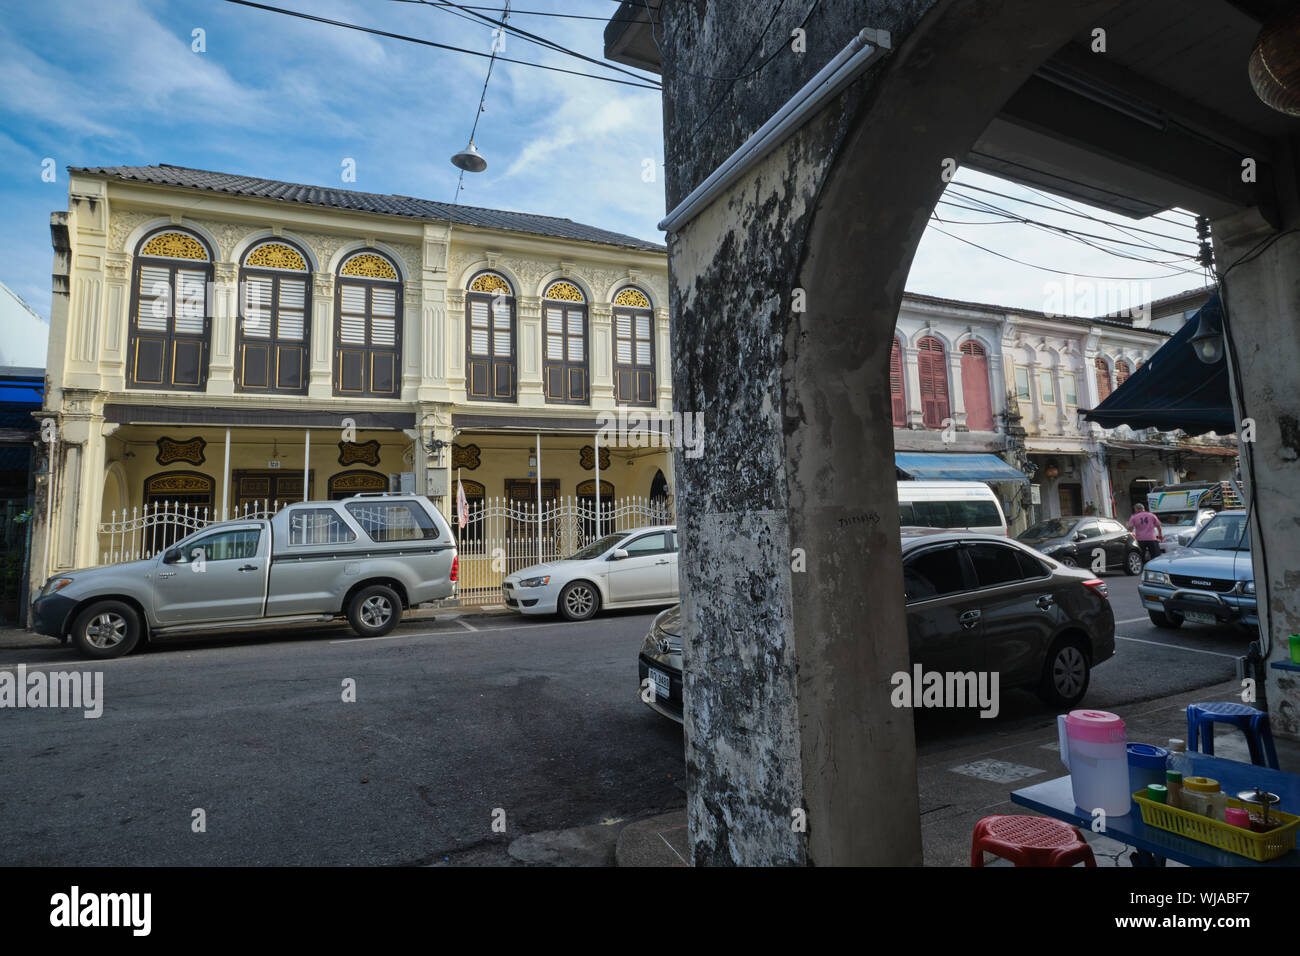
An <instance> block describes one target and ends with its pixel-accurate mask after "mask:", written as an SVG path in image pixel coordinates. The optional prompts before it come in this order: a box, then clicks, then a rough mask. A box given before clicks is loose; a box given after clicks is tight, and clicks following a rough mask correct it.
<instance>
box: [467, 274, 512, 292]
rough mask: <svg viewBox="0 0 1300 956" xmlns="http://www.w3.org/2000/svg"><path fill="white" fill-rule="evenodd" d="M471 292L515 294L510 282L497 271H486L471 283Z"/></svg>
mask: <svg viewBox="0 0 1300 956" xmlns="http://www.w3.org/2000/svg"><path fill="white" fill-rule="evenodd" d="M469 291H470V292H487V293H489V294H491V295H514V291H513V290H512V289H511V288H510V283H509V282H507V281H506V280H505V279H503V278H502V277H501V276H499V275H497V274H496V273H495V272H484V273H481V274H480V275H477V276H475V277H474V281H473V282H471V283H470V284H469Z"/></svg>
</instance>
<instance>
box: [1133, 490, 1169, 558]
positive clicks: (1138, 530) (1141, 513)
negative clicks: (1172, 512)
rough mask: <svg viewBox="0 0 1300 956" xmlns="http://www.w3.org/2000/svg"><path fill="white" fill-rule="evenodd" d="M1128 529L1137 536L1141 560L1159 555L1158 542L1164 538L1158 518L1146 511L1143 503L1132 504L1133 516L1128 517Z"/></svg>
mask: <svg viewBox="0 0 1300 956" xmlns="http://www.w3.org/2000/svg"><path fill="white" fill-rule="evenodd" d="M1128 529H1129V530H1130V531H1132V532H1133V537H1135V538H1137V542H1138V548H1139V549H1141V551H1142V560H1143V562H1147V561H1150V560H1151V559H1152V558H1158V557H1160V544H1159V542H1160V541H1162V540H1163V539H1164V536H1165V534H1164V531H1163V530H1162V529H1161V527H1160V519H1159V518H1157V517H1156V516H1155V515H1153V514H1152V513H1151V512H1149V511H1147V509H1146V506H1145V505H1141V504H1137V505H1134V506H1133V517H1131V518H1129V519H1128Z"/></svg>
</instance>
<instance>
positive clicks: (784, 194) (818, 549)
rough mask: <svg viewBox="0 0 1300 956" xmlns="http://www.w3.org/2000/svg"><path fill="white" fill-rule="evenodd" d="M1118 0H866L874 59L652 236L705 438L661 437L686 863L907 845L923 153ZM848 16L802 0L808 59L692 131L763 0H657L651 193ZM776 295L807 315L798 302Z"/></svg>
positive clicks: (678, 193) (806, 72)
mask: <svg viewBox="0 0 1300 956" xmlns="http://www.w3.org/2000/svg"><path fill="white" fill-rule="evenodd" d="M1115 5H1116V4H1115V0H1105V2H1101V0H1098V2H1088V0H1084V2H1080V3H1073V4H1061V5H1043V4H1041V3H1038V2H1030V0H1007V2H1004V3H1002V4H997V5H993V6H991V7H990V6H989V5H985V4H961V3H934V4H928V3H902V2H892V3H885V4H880V5H877V6H875V7H873V9H872V10H871V11H867V12H868V13H870V14H871V16H870V17H869V19H870V20H871V25H872V26H874V27H881V28H885V29H889V30H890V31H891V33H892V35H893V37H894V41H893V45H894V47H895V52H894V54H893V56H892V57H891V58H890V60H889V61H887V62H886V63H885V64H884V65H883V66H882V67H881V68H880V69H878V70H877V71H876V72H875V73H873V74H869V75H868V76H867V77H865V78H864V79H862V80H861V81H859V82H858V83H857V84H856V85H854V86H850V87H848V88H847V89H846V91H845V92H844V94H843V95H841V96H840V97H839V98H838V99H836V100H835V101H833V102H832V103H830V104H828V105H827V106H826V107H825V108H823V109H822V110H821V111H820V112H818V113H817V114H816V115H815V116H813V117H812V118H810V119H809V120H808V121H807V123H806V124H805V125H804V126H803V127H802V128H800V129H799V130H798V131H796V132H794V133H793V134H792V136H791V137H790V138H789V139H788V140H787V141H785V142H784V143H783V144H782V145H781V146H780V147H778V148H777V149H776V150H774V151H773V152H772V153H771V154H770V155H769V156H768V157H766V158H765V159H763V160H762V161H761V162H760V163H758V164H757V165H756V166H755V167H754V168H753V170H751V171H750V172H748V173H747V174H746V175H745V176H744V177H743V178H742V179H741V180H740V181H739V182H738V183H736V184H735V185H734V186H733V187H732V188H730V189H728V190H727V191H726V192H725V193H724V194H723V195H721V196H719V197H718V198H717V199H716V200H715V201H714V202H712V203H711V204H710V205H709V206H708V207H707V208H705V209H703V210H701V211H700V212H699V213H698V214H697V215H695V216H694V217H693V218H692V219H691V220H690V221H689V222H687V223H684V224H683V225H682V226H681V227H680V228H679V229H678V230H677V231H676V232H674V233H672V234H671V235H670V236H669V240H668V242H669V268H670V273H671V304H672V309H673V320H674V328H673V359H674V368H673V371H674V395H673V400H674V404H675V406H676V410H677V411H679V412H684V413H685V412H700V413H702V414H703V416H704V421H705V428H706V434H707V444H706V452H705V454H704V455H703V456H702V457H699V458H694V459H692V458H686V457H685V456H684V455H683V454H682V451H681V450H680V449H679V450H677V451H676V452H675V454H676V455H677V458H676V462H675V465H676V472H677V483H678V487H677V489H676V490H677V496H676V497H677V504H678V527H679V528H680V529H681V530H682V539H683V546H682V552H681V558H680V570H681V579H682V591H683V629H684V676H685V682H686V683H685V733H686V759H687V780H688V801H687V808H688V817H689V825H690V841H691V851H692V859H693V861H694V862H695V863H697V864H807V863H811V864H815V865H836V864H868V865H870V864H877V865H900V864H916V863H919V862H920V860H921V852H920V846H921V842H920V823H919V807H918V800H917V794H916V783H915V781H916V757H915V744H914V738H913V732H912V715H911V711H910V710H909V709H907V708H906V707H896V706H894V704H893V703H892V701H891V697H892V696H893V695H892V690H893V680H892V678H893V676H894V675H895V674H899V673H902V672H905V670H906V668H907V667H908V662H909V649H908V638H907V620H906V615H905V609H904V606H903V599H902V571H901V556H900V542H899V534H898V513H897V509H896V508H895V507H894V506H893V502H894V500H895V496H896V493H897V492H896V487H895V478H894V469H893V463H892V461H891V460H890V456H889V454H888V452H889V450H890V449H891V448H892V437H893V432H892V426H891V414H890V401H889V353H890V332H891V330H892V329H893V328H894V325H895V322H896V321H897V318H898V311H899V305H900V302H901V300H902V294H903V284H904V280H905V278H906V274H907V269H906V263H907V262H908V261H909V260H910V257H911V255H912V253H913V252H914V251H915V249H916V246H917V243H918V242H919V240H920V237H921V235H922V232H923V230H924V228H925V225H926V221H927V218H928V215H929V212H930V210H931V208H933V204H934V202H935V201H936V200H937V199H938V198H939V196H940V194H941V193H942V190H943V188H944V185H945V184H944V182H943V179H942V178H941V174H940V170H941V168H942V163H943V160H944V158H945V157H958V158H960V157H963V156H965V154H966V152H967V151H968V150H969V148H970V147H971V145H972V144H973V143H974V142H975V140H976V138H977V137H978V136H979V135H980V133H981V132H982V131H983V130H984V128H985V127H986V126H987V124H988V122H989V120H990V119H991V118H992V117H993V115H994V114H995V113H996V111H997V110H998V109H999V108H1000V107H1001V106H1002V104H1004V103H1005V102H1006V100H1007V99H1008V97H1009V96H1010V95H1011V93H1012V92H1014V90H1015V89H1017V88H1018V87H1019V86H1020V85H1021V84H1022V83H1023V82H1024V80H1025V79H1026V78H1027V77H1028V76H1030V75H1031V74H1032V73H1033V72H1034V71H1035V70H1036V69H1037V68H1038V67H1039V65H1040V64H1041V63H1042V61H1043V60H1045V59H1046V58H1047V57H1048V56H1050V55H1051V53H1052V52H1053V51H1054V50H1056V49H1058V48H1060V46H1061V45H1062V44H1063V43H1065V42H1066V40H1067V39H1069V38H1070V37H1071V36H1074V35H1076V33H1077V32H1078V31H1079V30H1080V29H1082V28H1083V27H1084V26H1086V25H1088V24H1090V23H1094V22H1096V17H1097V16H1099V15H1101V14H1103V13H1105V12H1106V11H1107V10H1109V9H1110V8H1112V7H1113V6H1115ZM863 13H864V10H863V8H862V5H859V4H830V5H822V6H821V7H820V8H818V10H817V11H816V13H815V20H812V21H810V22H809V23H808V30H807V38H808V51H807V53H806V54H805V55H802V56H800V57H798V58H790V57H783V58H777V59H776V60H774V61H773V62H772V63H771V64H770V66H769V68H767V69H765V70H764V71H763V73H762V74H760V75H759V77H758V78H757V79H756V80H755V81H754V83H752V84H750V85H749V86H747V87H746V88H745V90H744V94H743V96H739V95H738V96H736V97H735V98H734V99H733V101H732V104H731V105H730V107H729V108H728V109H727V110H725V111H724V112H723V113H722V114H719V117H720V118H719V119H718V120H717V122H716V123H715V124H714V128H713V129H712V130H711V132H710V135H709V136H707V137H703V136H700V135H698V133H697V134H694V135H693V134H692V130H694V129H696V128H697V127H698V126H700V125H701V124H702V123H703V122H704V121H706V120H707V119H708V118H709V117H710V116H711V115H712V112H713V108H714V106H715V104H716V94H712V93H706V92H705V91H704V88H703V84H701V83H700V81H699V79H698V75H699V74H700V73H705V72H718V71H719V69H720V68H721V67H722V64H723V63H724V62H726V61H727V60H729V59H730V57H720V56H719V50H720V47H723V46H725V44H726V43H727V42H728V41H727V38H729V37H739V36H741V35H746V36H748V35H752V34H753V31H754V30H755V29H757V30H761V29H762V23H761V22H757V23H756V21H759V19H760V16H761V12H760V11H758V10H756V9H754V5H753V4H752V2H749V0H715V2H712V3H710V4H707V5H694V6H692V5H687V4H666V5H664V8H663V14H664V18H665V23H664V30H663V33H662V34H661V37H662V39H661V43H662V44H663V49H664V57H665V60H666V61H667V62H670V63H672V64H674V68H673V69H672V70H669V71H667V72H666V73H665V76H664V117H665V142H666V144H667V147H668V153H667V156H666V163H665V165H666V168H667V189H668V206H669V207H670V208H671V207H673V206H675V205H676V204H677V203H678V202H680V201H681V200H682V199H683V198H684V197H685V196H686V195H687V194H688V193H689V192H690V191H691V190H692V189H693V188H694V187H695V186H696V185H698V184H699V183H700V182H701V181H703V180H704V178H705V177H707V176H708V175H709V174H710V173H711V172H712V171H713V169H715V168H716V167H717V166H718V165H719V164H720V163H721V162H722V161H723V159H725V158H726V156H727V155H729V154H730V153H731V152H732V151H733V150H735V149H736V148H737V147H738V146H739V145H740V144H741V143H742V142H743V141H744V139H745V137H746V136H747V135H748V134H749V133H750V132H752V131H753V130H754V129H756V128H757V127H758V126H759V125H760V124H761V123H762V122H763V121H764V120H766V119H767V118H768V117H770V116H771V115H772V114H773V113H774V112H775V111H776V110H777V109H778V108H780V106H781V105H782V104H783V103H784V102H786V100H787V99H788V98H789V97H790V96H791V95H792V94H793V93H794V92H795V91H796V90H798V89H799V88H800V87H801V86H802V85H803V84H804V83H806V82H807V80H808V79H809V78H811V76H812V75H813V74H814V73H815V72H816V71H817V70H818V69H819V68H820V67H821V66H822V65H823V64H825V63H826V62H828V61H829V60H830V59H831V57H832V56H833V55H835V54H836V53H838V52H839V51H840V49H841V48H842V47H843V46H844V44H845V42H846V41H847V39H848V38H849V37H851V36H853V35H854V34H855V33H856V32H857V31H858V30H859V29H861V28H862V27H863V26H864V23H863V22H862V16H863ZM922 23H923V24H924V26H921V24H922ZM913 31H917V35H915V36H913V35H911V34H912V33H913ZM741 56H743V54H741ZM727 65H728V68H731V64H730V63H728V64H727ZM972 76H976V77H979V78H980V80H981V82H970V78H971V77H972ZM922 110H923V111H925V116H926V122H924V123H918V122H917V116H918V113H919V111H922ZM877 251H878V254H877ZM794 289H802V290H806V291H807V300H806V302H805V306H806V309H807V311H805V312H795V311H794V309H793V307H792V306H793V302H794V299H793V290H794ZM909 353H911V350H909ZM907 357H908V359H909V364H910V363H912V362H914V361H915V355H914V354H909V355H908V356H907ZM914 368H915V367H914V366H913V376H914ZM918 405H919V402H918ZM800 559H802V560H800Z"/></svg>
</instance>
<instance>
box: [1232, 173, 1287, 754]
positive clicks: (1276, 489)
mask: <svg viewBox="0 0 1300 956" xmlns="http://www.w3.org/2000/svg"><path fill="white" fill-rule="evenodd" d="M1292 162H1293V166H1292V170H1291V180H1290V183H1289V186H1290V189H1291V194H1292V195H1293V196H1294V194H1295V191H1296V181H1297V178H1300V177H1298V176H1297V174H1296V170H1295V166H1294V155H1293V156H1292ZM1252 212H1253V211H1252ZM1291 219H1292V221H1291V222H1289V223H1287V226H1289V227H1291V228H1292V229H1294V227H1296V226H1297V225H1300V216H1297V215H1295V214H1294V213H1293V215H1292V217H1291ZM1256 223H1258V219H1257V218H1256V217H1254V216H1253V215H1251V214H1249V213H1248V214H1243V215H1241V216H1238V217H1235V218H1234V219H1231V220H1228V221H1219V222H1215V223H1214V224H1213V227H1212V234H1213V235H1214V237H1215V258H1216V260H1217V266H1218V272H1219V275H1220V277H1221V284H1220V294H1221V296H1222V299H1223V304H1224V311H1225V313H1226V322H1225V324H1226V327H1227V329H1228V330H1229V336H1228V348H1229V350H1230V353H1231V354H1230V355H1229V363H1228V367H1229V372H1230V373H1231V375H1232V379H1233V383H1234V386H1235V388H1234V394H1233V404H1234V407H1235V411H1236V415H1237V423H1238V435H1239V439H1244V438H1246V437H1248V436H1249V431H1248V429H1246V428H1243V427H1242V425H1243V423H1244V422H1245V420H1246V419H1251V420H1253V423H1254V439H1255V440H1254V441H1253V442H1252V441H1245V440H1239V449H1240V454H1241V470H1242V476H1243V478H1244V479H1245V481H1246V483H1247V484H1248V486H1249V496H1250V506H1251V517H1250V534H1251V544H1252V548H1251V555H1250V557H1251V563H1252V565H1253V566H1254V572H1255V589H1256V596H1257V597H1256V599H1257V601H1258V606H1259V615H1260V631H1261V633H1262V634H1263V635H1264V640H1265V642H1266V653H1265V656H1266V657H1267V659H1268V660H1270V661H1279V660H1286V659H1288V657H1289V651H1288V640H1287V638H1288V636H1289V635H1291V634H1297V633H1300V570H1297V569H1300V535H1297V534H1296V533H1295V528H1296V526H1297V524H1300V389H1297V388H1296V387H1295V381H1296V374H1297V373H1296V370H1297V369H1300V284H1298V283H1297V281H1296V277H1297V275H1300V235H1298V234H1297V233H1295V232H1294V231H1290V232H1283V233H1281V234H1278V233H1274V232H1272V231H1271V230H1267V229H1265V228H1255V225H1256ZM1247 257H1252V258H1249V259H1247ZM1234 358H1235V361H1233V359H1234ZM1263 676H1264V677H1265V680H1266V690H1267V697H1268V708H1269V716H1270V721H1271V723H1272V726H1273V732H1274V733H1280V734H1283V735H1285V736H1287V737H1292V738H1296V737H1300V680H1298V679H1297V675H1296V674H1295V673H1294V672H1291V671H1282V670H1274V669H1272V668H1267V669H1266V670H1265V672H1264V675H1263Z"/></svg>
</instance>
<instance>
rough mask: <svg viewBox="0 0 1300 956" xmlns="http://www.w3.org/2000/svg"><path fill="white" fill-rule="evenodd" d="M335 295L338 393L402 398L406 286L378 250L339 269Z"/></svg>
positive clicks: (366, 252) (359, 255)
mask: <svg viewBox="0 0 1300 956" xmlns="http://www.w3.org/2000/svg"><path fill="white" fill-rule="evenodd" d="M337 284H338V291H337V292H336V293H335V301H336V315H337V318H336V320H335V323H334V394H335V395H363V396H368V397H377V398H397V397H398V395H399V393H400V392H401V387H402V385H401V381H400V379H401V355H402V347H401V340H402V332H401V316H402V282H401V280H400V278H399V277H398V273H397V267H396V266H395V265H394V264H393V261H392V260H391V259H389V258H388V257H387V256H385V255H383V254H382V253H379V252H376V251H374V250H373V249H364V250H362V251H360V252H354V253H353V254H352V255H350V256H348V257H347V258H346V259H344V260H343V264H342V265H340V266H339V276H338V283H337Z"/></svg>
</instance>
